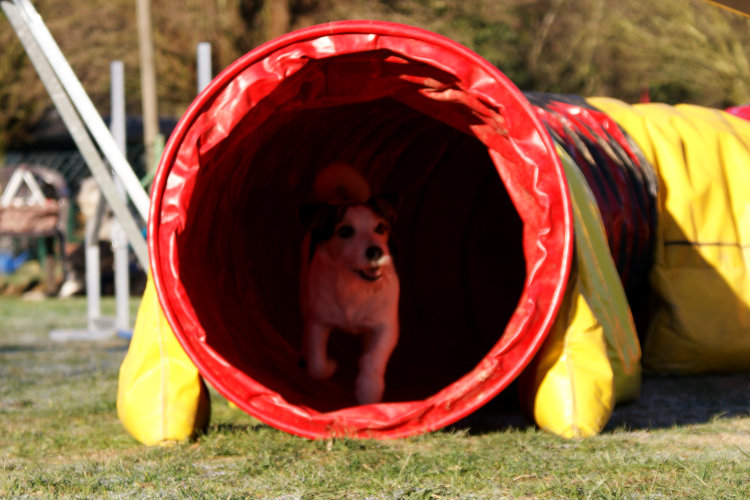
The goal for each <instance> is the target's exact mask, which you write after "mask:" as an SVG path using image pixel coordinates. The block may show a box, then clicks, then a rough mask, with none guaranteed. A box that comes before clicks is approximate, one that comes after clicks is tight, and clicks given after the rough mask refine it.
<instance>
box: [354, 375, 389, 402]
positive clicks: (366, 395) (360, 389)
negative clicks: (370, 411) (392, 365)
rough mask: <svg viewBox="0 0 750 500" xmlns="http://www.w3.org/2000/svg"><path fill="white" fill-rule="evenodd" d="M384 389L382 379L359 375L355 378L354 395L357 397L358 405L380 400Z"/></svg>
mask: <svg viewBox="0 0 750 500" xmlns="http://www.w3.org/2000/svg"><path fill="white" fill-rule="evenodd" d="M384 390H385V382H384V381H383V380H377V379H372V378H369V377H368V378H363V377H361V376H360V377H359V378H357V387H356V389H355V391H354V395H355V396H356V398H357V403H359V404H360V405H370V404H374V403H380V401H382V399H383V391H384Z"/></svg>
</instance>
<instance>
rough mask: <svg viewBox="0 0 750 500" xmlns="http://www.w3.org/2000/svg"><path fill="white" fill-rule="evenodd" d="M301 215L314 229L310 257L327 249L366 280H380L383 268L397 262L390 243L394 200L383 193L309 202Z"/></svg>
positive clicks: (332, 256)
mask: <svg viewBox="0 0 750 500" xmlns="http://www.w3.org/2000/svg"><path fill="white" fill-rule="evenodd" d="M301 217H302V221H303V224H304V225H305V226H306V227H307V229H308V231H309V232H310V254H309V256H308V257H309V260H312V259H313V257H314V256H315V253H316V252H318V251H325V252H326V253H327V254H328V256H329V257H330V258H331V259H332V260H334V261H336V262H338V263H340V264H341V265H342V266H344V267H346V268H348V269H349V270H351V271H352V272H354V273H356V274H357V275H358V276H359V277H360V278H361V279H363V280H365V281H378V280H379V279H380V278H381V277H382V273H383V268H384V267H385V266H389V265H393V262H392V256H391V250H390V246H389V243H390V235H391V227H392V224H393V222H394V220H395V209H394V201H393V200H392V199H390V198H388V197H384V196H379V197H375V198H372V199H370V200H369V201H368V202H367V203H353V204H343V205H327V204H313V205H305V206H304V207H303V208H302V210H301Z"/></svg>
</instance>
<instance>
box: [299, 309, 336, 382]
mask: <svg viewBox="0 0 750 500" xmlns="http://www.w3.org/2000/svg"><path fill="white" fill-rule="evenodd" d="M330 335H331V328H329V327H326V326H323V325H321V324H319V323H313V322H311V323H308V324H307V325H306V327H305V361H306V362H307V373H308V374H309V375H310V376H311V377H312V378H314V379H317V380H325V379H327V378H329V377H330V376H331V375H333V373H334V372H335V371H336V368H337V366H338V365H337V363H336V362H335V361H334V360H332V359H328V337H330Z"/></svg>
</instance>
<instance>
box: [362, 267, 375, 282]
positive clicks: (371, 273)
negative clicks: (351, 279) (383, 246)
mask: <svg viewBox="0 0 750 500" xmlns="http://www.w3.org/2000/svg"><path fill="white" fill-rule="evenodd" d="M357 272H358V273H359V275H360V276H362V277H363V278H364V279H366V280H370V281H375V280H376V279H378V278H380V276H381V271H380V268H379V267H368V268H367V269H360V270H358V271H357Z"/></svg>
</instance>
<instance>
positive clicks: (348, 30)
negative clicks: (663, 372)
mask: <svg viewBox="0 0 750 500" xmlns="http://www.w3.org/2000/svg"><path fill="white" fill-rule="evenodd" d="M347 34H366V35H373V36H392V37H400V38H416V39H418V40H420V41H422V42H426V43H429V44H431V45H434V46H436V48H438V49H439V50H447V51H451V52H453V53H455V54H457V55H459V56H460V57H461V58H463V59H466V60H467V61H468V62H470V63H471V64H475V65H477V66H478V67H479V68H481V70H483V71H484V72H485V73H486V74H488V75H490V76H492V77H493V78H494V80H495V81H496V82H498V83H499V84H500V86H501V87H502V89H503V91H504V92H510V93H513V94H514V98H515V99H516V101H518V103H519V104H520V105H521V106H524V110H523V111H524V113H525V115H526V118H527V119H528V120H530V121H531V123H532V124H533V128H534V129H535V131H536V132H537V133H538V135H539V138H541V141H542V143H543V144H542V148H544V149H545V150H546V151H547V152H548V154H549V155H550V159H551V160H552V162H553V163H554V170H555V172H556V173H557V178H556V179H555V180H556V181H557V186H558V188H559V190H560V197H559V199H560V201H561V203H562V208H563V211H564V213H563V214H561V215H560V218H561V220H562V224H561V231H562V233H563V235H562V237H563V238H562V239H563V241H562V254H563V255H561V256H560V259H559V260H560V261H561V262H562V266H561V268H560V269H559V276H558V279H557V282H556V284H555V286H554V289H553V290H552V296H551V298H550V305H549V307H547V314H546V316H545V317H544V318H543V321H542V323H541V325H540V328H539V330H540V331H542V330H543V331H544V334H543V335H537V336H536V337H534V338H533V339H532V342H530V343H529V345H528V347H527V349H526V350H525V352H524V353H522V354H521V356H519V357H520V358H522V359H521V362H520V363H516V364H515V365H514V366H512V367H511V369H509V370H506V371H505V372H503V376H502V377H500V380H499V381H497V382H496V383H495V384H494V385H493V386H492V387H488V388H487V389H488V390H487V391H485V392H484V393H483V394H482V396H481V397H478V398H475V399H474V400H473V401H471V402H463V403H462V404H461V405H460V408H459V409H455V410H452V411H448V412H447V413H445V414H443V415H442V417H440V418H435V419H431V420H429V421H428V422H422V421H420V422H418V423H417V424H416V425H412V424H414V422H413V421H410V425H402V426H397V427H395V428H390V429H380V430H374V429H368V428H367V426H366V425H365V426H363V428H362V429H358V430H357V432H356V435H357V437H396V438H397V437H405V436H409V435H414V434H418V433H422V432H428V431H432V430H436V429H439V428H442V427H444V426H446V425H449V424H450V423H453V422H455V421H458V420H460V419H461V418H463V417H465V416H467V415H469V414H471V413H473V412H474V411H476V410H477V409H478V408H479V407H481V406H483V405H484V404H485V403H487V402H488V401H489V400H490V399H492V398H493V397H494V396H496V395H497V394H498V393H499V392H501V391H502V390H503V389H505V388H506V387H507V386H508V385H509V384H510V382H512V381H513V380H514V379H515V378H516V377H517V376H518V375H519V374H520V373H521V371H522V370H523V368H525V367H526V366H527V365H528V363H529V362H530V361H531V359H532V358H533V356H534V354H535V353H536V352H537V351H538V349H539V348H540V347H541V344H542V342H543V340H544V338H545V337H546V334H547V333H548V332H549V330H550V328H551V325H552V322H553V321H554V319H555V317H556V315H557V311H558V309H559V307H560V304H561V302H562V297H563V293H564V291H565V284H566V283H567V277H568V274H569V272H570V265H571V260H572V259H571V257H572V246H573V235H572V231H573V229H572V228H573V223H572V211H571V206H570V198H569V192H568V188H567V182H566V180H565V176H564V173H563V168H562V165H561V163H560V161H559V159H558V158H557V155H556V153H555V147H554V145H553V143H552V140H551V138H550V137H549V135H548V134H547V133H546V130H545V128H544V125H543V124H542V123H541V121H540V120H539V118H538V117H537V115H536V114H535V112H534V111H533V109H532V106H531V104H529V103H528V102H527V101H526V99H525V98H524V97H523V95H522V94H521V92H520V91H519V90H518V89H517V88H516V87H515V86H514V85H513V84H512V82H510V80H508V79H507V77H505V75H503V74H502V73H501V72H500V71H499V70H498V69H497V68H495V67H494V66H492V65H491V64H490V63H489V62H487V61H486V60H485V59H483V58H482V57H481V56H479V55H477V54H475V53H474V52H472V51H471V50H469V49H468V48H466V47H464V46H462V45H460V44H458V43H457V42H454V41H453V40H450V39H448V38H445V37H443V36H441V35H438V34H436V33H432V32H430V31H426V30H423V29H421V28H416V27H413V26H407V25H403V24H399V23H390V22H382V21H338V22H333V23H326V24H322V25H317V26H313V27H310V28H306V29H302V30H298V31H295V32H292V33H290V34H287V35H284V36H282V37H280V38H278V39H275V40H272V41H270V42H267V43H265V44H263V45H261V46H259V47H258V48H256V49H254V50H252V51H250V52H248V53H247V54H245V55H244V56H242V57H241V58H239V59H238V60H237V61H235V62H234V63H232V64H231V65H230V66H229V67H228V68H226V69H225V70H224V71H222V72H221V73H220V74H219V75H218V76H217V77H216V78H215V79H214V80H213V81H212V82H211V83H210V84H209V85H208V86H207V87H206V89H205V90H204V91H203V92H202V93H201V94H199V95H198V97H197V98H196V99H195V100H194V101H193V103H192V104H191V105H190V106H189V107H188V109H187V111H186V112H185V114H184V115H183V117H182V118H181V119H180V120H179V122H178V124H177V127H176V128H175V130H174V132H173V133H172V135H171V137H170V138H169V141H168V143H167V145H166V147H165V150H164V153H163V155H162V158H161V161H160V164H159V167H158V170H157V173H156V176H155V178H154V183H153V188H152V194H151V207H150V214H149V222H148V233H149V237H148V245H149V251H150V265H151V269H152V276H153V279H154V284H155V287H156V290H157V295H158V297H159V301H160V303H161V304H162V310H163V312H164V314H165V316H166V318H167V321H168V323H169V325H170V326H171V327H172V330H173V332H174V333H175V336H176V337H177V339H178V341H179V342H180V344H181V345H182V347H183V349H185V351H186V353H187V354H188V356H189V357H190V358H191V360H192V361H193V363H195V365H196V366H197V368H198V371H199V372H200V374H201V375H202V376H204V377H205V378H206V379H207V380H208V381H209V382H210V383H211V385H212V386H214V387H215V388H216V389H217V390H218V392H219V393H221V394H222V395H224V396H225V397H227V398H228V399H230V400H231V399H232V397H231V396H232V395H234V390H233V388H232V384H231V382H227V381H224V380H221V379H220V378H218V377H216V376H214V373H213V370H212V368H213V367H212V366H210V364H209V363H206V362H205V360H204V359H203V358H202V357H200V356H197V355H196V353H195V352H194V349H195V348H194V346H193V344H192V343H191V341H190V340H191V339H187V338H185V337H186V336H185V334H184V333H183V332H182V328H181V322H180V319H179V318H178V317H177V314H176V313H175V311H174V310H173V309H172V308H171V307H169V305H170V301H171V300H173V297H172V294H171V292H170V291H168V290H167V284H166V282H165V280H164V279H163V277H162V274H161V266H162V264H163V258H164V255H163V252H162V248H161V247H160V244H159V242H160V238H159V235H160V218H161V201H162V195H163V193H164V190H165V188H166V184H167V181H168V179H169V174H170V168H169V167H170V163H171V162H172V161H173V160H174V159H175V155H176V154H177V152H178V151H179V149H180V147H181V145H182V143H183V140H184V139H185V136H186V134H187V132H188V131H189V130H190V128H191V127H192V126H193V124H194V123H195V121H196V119H197V118H198V117H199V116H200V115H201V114H202V112H203V111H204V108H206V107H207V106H210V102H211V100H212V99H213V97H214V96H215V95H216V94H217V92H219V91H221V90H223V89H224V88H225V87H226V86H227V85H228V84H229V83H230V82H231V81H232V79H233V78H234V77H235V76H236V75H237V74H238V73H240V72H241V71H243V70H244V69H246V68H247V67H249V66H251V65H252V64H256V63H258V62H260V61H262V60H263V59H265V58H266V57H268V56H269V55H271V54H273V53H275V52H278V51H281V50H284V48H286V47H288V46H290V45H292V44H295V43H300V42H306V41H311V40H315V39H319V38H321V37H326V36H335V35H347ZM477 140H479V141H480V142H484V141H482V140H481V139H479V138H478V137H477ZM493 163H495V161H494V159H493ZM514 205H515V202H514ZM524 253H525V252H524ZM528 280H529V277H528V276H527V281H528ZM525 292H526V282H525V283H524V291H523V293H522V296H525ZM165 305H166V306H167V307H165ZM517 312H518V308H516V310H514V313H513V316H515V315H516V314H517ZM496 348H497V346H495V348H493V350H494V349H496ZM507 348H508V349H513V346H512V345H511V346H509V347H507ZM489 354H490V353H489V352H488V353H487V354H486V355H485V357H483V358H482V360H481V361H480V363H479V364H482V362H483V361H484V360H485V358H487V356H488V355H489ZM478 366H479V365H478ZM476 370H477V368H475V369H474V370H472V372H470V373H469V374H467V375H465V376H464V377H461V378H460V379H459V380H457V381H455V382H453V383H452V384H450V386H448V387H452V386H454V385H456V384H459V383H462V382H463V381H464V379H465V378H466V377H468V376H469V375H471V373H473V372H474V371H476ZM256 384H257V382H256ZM258 385H259V384H258ZM445 389H447V387H446V388H444V389H442V390H441V391H439V392H438V393H441V392H443V391H445ZM235 403H237V404H238V406H240V407H241V408H242V409H243V410H244V411H246V412H247V413H249V414H251V415H253V416H255V417H256V418H259V419H260V420H261V421H263V422H265V423H267V424H269V425H271V426H273V427H276V428H278V429H281V430H284V431H286V432H289V433H292V434H296V435H299V436H303V437H308V438H324V437H330V436H331V435H334V434H336V433H337V432H338V431H336V430H333V431H323V432H321V431H320V430H319V429H317V428H315V429H313V428H312V427H313V426H308V425H306V424H305V422H304V420H305V419H304V418H303V417H300V418H301V420H299V421H296V420H295V418H297V417H299V415H295V416H294V417H293V418H292V419H291V420H290V419H289V418H287V417H289V416H288V415H282V416H281V418H279V415H276V414H274V412H265V413H262V414H259V412H258V410H257V408H250V407H249V405H247V404H243V403H244V401H235ZM383 404H384V405H398V404H399V403H383ZM301 413H304V412H301Z"/></svg>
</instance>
